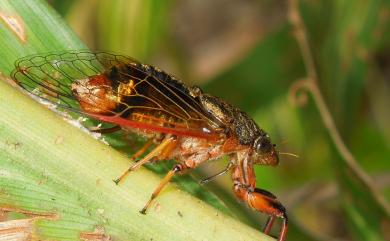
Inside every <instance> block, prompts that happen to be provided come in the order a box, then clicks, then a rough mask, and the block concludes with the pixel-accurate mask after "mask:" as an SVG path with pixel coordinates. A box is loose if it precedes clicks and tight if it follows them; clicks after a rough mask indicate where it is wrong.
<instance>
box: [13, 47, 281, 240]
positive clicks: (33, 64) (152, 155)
mask: <svg viewBox="0 0 390 241" xmlns="http://www.w3.org/2000/svg"><path fill="white" fill-rule="evenodd" d="M12 77H13V79H14V80H15V82H16V83H17V84H18V85H20V86H21V87H22V88H23V89H25V90H26V91H27V92H29V93H31V94H33V95H36V96H38V97H39V98H41V99H44V100H46V101H49V102H51V103H53V104H55V105H56V106H58V107H60V108H64V109H67V110H71V111H73V112H77V113H79V114H81V115H84V116H87V117H90V118H93V119H95V120H97V121H100V122H105V123H112V124H114V125H115V127H116V128H111V129H110V130H111V131H116V130H119V129H121V130H123V131H125V132H133V133H136V134H138V135H141V136H143V137H146V138H147V139H148V141H147V142H146V143H145V145H144V146H143V147H142V148H141V149H140V150H139V151H137V152H136V154H135V157H140V160H139V161H138V162H135V163H134V164H133V165H131V166H130V167H129V168H128V170H126V171H125V172H124V173H123V174H122V175H121V176H120V177H119V178H118V179H116V180H115V182H116V183H117V184H118V183H119V182H121V181H122V180H123V179H124V177H125V176H126V175H127V174H128V173H129V172H132V171H135V170H137V169H138V168H140V167H141V166H142V165H144V164H146V163H149V162H151V161H162V160H171V159H173V160H176V164H175V165H174V167H173V168H172V169H171V170H170V171H169V172H168V173H167V174H166V176H165V177H164V178H163V179H162V181H161V183H160V184H159V185H158V186H157V188H156V189H155V190H154V192H153V193H152V195H151V197H150V199H149V200H148V201H147V202H146V205H145V206H144V207H143V208H142V209H141V211H140V212H141V213H143V214H145V213H146V211H147V209H148V207H149V206H150V205H151V203H152V201H153V200H154V199H155V198H156V197H157V196H158V194H159V193H160V192H161V190H162V189H163V187H164V186H165V185H166V184H167V183H168V182H169V181H170V179H171V178H172V177H173V176H174V175H176V174H179V173H182V172H183V171H185V170H188V169H194V168H196V167H197V166H199V165H200V164H202V163H204V162H206V161H209V160H214V159H218V158H221V157H223V156H228V157H229V158H230V161H229V164H228V166H227V167H226V168H225V169H224V170H223V171H221V172H219V173H217V174H216V175H214V176H213V177H215V176H218V175H221V174H224V173H226V172H228V171H231V174H232V180H233V192H234V193H235V195H236V196H237V197H238V198H239V199H240V200H242V201H244V202H246V203H247V205H248V206H249V207H251V208H253V209H255V210H257V211H259V212H263V213H265V214H267V215H268V216H269V218H268V220H267V223H266V224H265V227H264V230H263V231H264V233H266V234H268V233H269V232H270V230H271V227H272V225H273V223H274V221H275V218H276V217H279V218H281V219H282V220H283V225H282V227H281V231H280V235H279V241H282V240H285V237H286V233H287V227H288V219H287V214H286V210H285V208H284V207H283V205H282V204H281V203H280V202H279V201H278V200H277V198H276V197H275V195H273V194H272V193H270V192H268V191H266V190H263V189H260V188H257V187H256V177H255V172H254V166H255V165H272V166H274V165H277V164H278V162H279V159H278V152H277V151H276V148H275V145H274V144H272V142H271V139H270V137H269V135H268V134H267V133H266V132H265V131H264V130H262V129H261V128H259V126H258V125H257V124H256V123H255V122H254V120H253V119H251V118H250V117H249V116H248V115H247V114H246V113H245V112H243V111H241V110H239V109H238V108H236V107H234V106H232V105H230V104H228V103H227V102H225V101H224V100H222V99H220V98H218V97H215V96H212V95H210V94H207V93H204V92H203V91H202V90H201V89H200V88H199V87H196V86H187V85H185V84H184V83H183V82H182V81H180V80H179V79H177V78H175V77H174V76H173V75H170V74H168V73H166V72H164V71H162V70H160V69H159V68H157V67H153V66H151V65H146V64H142V63H140V62H138V61H136V60H134V59H132V58H130V57H126V56H123V55H117V54H111V53H105V52H89V51H69V52H64V53H58V54H47V55H35V56H30V57H25V58H23V59H20V60H18V61H17V62H16V67H15V70H14V71H13V73H12ZM152 146H153V148H150V147H152ZM149 149H151V151H150V152H148V153H145V152H147V150H149ZM213 177H211V178H209V179H206V181H208V180H210V179H212V178H213ZM206 181H205V182H206Z"/></svg>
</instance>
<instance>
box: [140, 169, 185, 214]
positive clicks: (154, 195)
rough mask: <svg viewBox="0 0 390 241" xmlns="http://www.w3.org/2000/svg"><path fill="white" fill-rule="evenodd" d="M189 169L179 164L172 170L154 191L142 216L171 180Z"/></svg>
mask: <svg viewBox="0 0 390 241" xmlns="http://www.w3.org/2000/svg"><path fill="white" fill-rule="evenodd" d="M186 168H187V167H186V166H184V165H183V164H177V165H175V166H174V167H173V168H172V170H170V171H169V172H168V173H167V175H165V177H164V179H163V180H162V181H161V182H160V184H159V185H158V186H157V188H156V189H155V190H154V191H153V193H152V195H151V197H150V199H149V200H148V201H147V203H146V204H145V206H144V207H143V208H142V209H141V210H140V211H139V212H140V213H142V214H146V210H147V209H148V207H149V206H150V204H151V203H152V201H153V200H154V199H155V198H156V197H157V196H158V194H159V193H160V192H161V190H162V189H163V188H164V186H165V185H166V184H167V183H168V182H169V181H170V180H171V178H172V177H173V176H174V175H175V174H176V173H178V172H181V171H183V170H184V169H186Z"/></svg>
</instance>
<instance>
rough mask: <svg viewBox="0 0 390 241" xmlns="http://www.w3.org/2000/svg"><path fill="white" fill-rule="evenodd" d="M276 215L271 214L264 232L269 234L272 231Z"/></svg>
mask: <svg viewBox="0 0 390 241" xmlns="http://www.w3.org/2000/svg"><path fill="white" fill-rule="evenodd" d="M274 221H275V216H269V217H268V220H267V222H266V223H265V226H264V229H263V233H265V234H269V232H270V231H271V228H272V225H273V224H274Z"/></svg>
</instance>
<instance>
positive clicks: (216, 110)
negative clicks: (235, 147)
mask: <svg viewBox="0 0 390 241" xmlns="http://www.w3.org/2000/svg"><path fill="white" fill-rule="evenodd" d="M199 99H200V101H201V103H202V105H203V107H204V108H205V109H206V111H207V112H208V113H209V114H210V115H211V116H213V117H214V118H215V119H216V120H217V121H219V122H220V123H221V125H223V126H224V127H225V129H227V131H228V132H229V134H230V135H233V136H234V137H236V138H237V139H238V141H239V143H240V144H241V145H251V144H253V142H254V141H255V140H256V138H258V137H259V136H261V135H266V133H265V132H264V131H263V130H262V129H260V128H259V127H258V126H257V124H256V123H255V122H254V121H253V120H252V118H250V117H249V116H248V115H247V114H246V113H245V112H243V111H241V110H239V109H238V108H236V107H234V106H232V105H230V104H228V103H226V102H225V101H223V100H222V99H220V98H218V97H215V96H211V95H208V94H201V95H200V96H199Z"/></svg>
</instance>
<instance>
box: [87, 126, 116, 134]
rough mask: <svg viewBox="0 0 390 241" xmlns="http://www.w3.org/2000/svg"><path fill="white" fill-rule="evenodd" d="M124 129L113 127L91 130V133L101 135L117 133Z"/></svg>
mask: <svg viewBox="0 0 390 241" xmlns="http://www.w3.org/2000/svg"><path fill="white" fill-rule="evenodd" d="M121 129H122V128H121V127H120V126H113V127H108V128H99V129H89V131H90V132H95V133H100V134H107V133H112V132H115V131H119V130H121Z"/></svg>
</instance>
